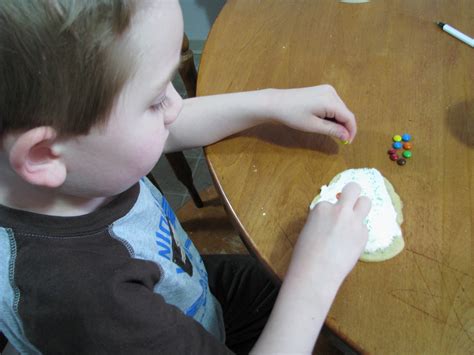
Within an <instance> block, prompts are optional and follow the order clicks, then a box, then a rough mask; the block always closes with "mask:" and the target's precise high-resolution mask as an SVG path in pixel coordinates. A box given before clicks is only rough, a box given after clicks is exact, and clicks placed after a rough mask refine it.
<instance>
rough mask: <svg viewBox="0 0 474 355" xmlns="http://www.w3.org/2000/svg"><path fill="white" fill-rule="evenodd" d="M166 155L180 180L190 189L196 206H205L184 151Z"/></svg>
mask: <svg viewBox="0 0 474 355" xmlns="http://www.w3.org/2000/svg"><path fill="white" fill-rule="evenodd" d="M165 156H166V159H167V160H168V162H169V163H170V165H171V168H172V169H173V171H174V173H175V175H176V177H177V178H178V180H179V181H181V183H182V184H183V185H184V186H186V188H187V189H188V192H189V194H190V195H191V198H192V199H193V201H194V204H195V205H196V207H198V208H201V207H203V206H204V204H203V203H202V200H201V197H200V196H199V193H198V192H197V190H196V187H195V186H194V183H193V174H192V171H191V168H190V167H189V164H188V161H187V160H186V158H185V157H184V154H183V152H175V153H168V154H165Z"/></svg>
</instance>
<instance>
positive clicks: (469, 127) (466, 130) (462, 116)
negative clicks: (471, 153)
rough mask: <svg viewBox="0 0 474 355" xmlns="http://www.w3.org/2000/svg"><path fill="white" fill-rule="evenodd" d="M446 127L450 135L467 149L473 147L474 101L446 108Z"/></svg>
mask: <svg viewBox="0 0 474 355" xmlns="http://www.w3.org/2000/svg"><path fill="white" fill-rule="evenodd" d="M446 125H447V126H448V128H449V130H450V132H451V134H452V135H453V136H454V137H456V138H457V139H459V140H460V141H461V142H462V143H464V144H465V145H467V146H468V147H471V148H472V147H474V101H463V102H459V103H457V104H455V105H452V106H450V107H449V108H448V110H447V113H446Z"/></svg>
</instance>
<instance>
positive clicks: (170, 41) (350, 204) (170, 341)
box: [0, 0, 370, 354]
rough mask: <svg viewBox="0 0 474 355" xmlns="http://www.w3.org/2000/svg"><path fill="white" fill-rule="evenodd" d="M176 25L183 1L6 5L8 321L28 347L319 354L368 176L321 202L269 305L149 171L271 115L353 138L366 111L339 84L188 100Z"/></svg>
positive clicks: (257, 284) (4, 323)
mask: <svg viewBox="0 0 474 355" xmlns="http://www.w3.org/2000/svg"><path fill="white" fill-rule="evenodd" d="M182 35H183V23H182V17H181V12H180V8H179V4H178V0H160V1H159V0H137V1H133V2H132V1H126V0H122V1H120V0H95V1H87V2H86V1H71V0H37V1H17V0H2V1H1V2H0V73H1V74H0V142H1V145H0V204H1V206H0V331H1V332H2V333H4V334H5V335H6V336H7V338H8V339H9V340H10V342H11V343H12V344H13V345H14V347H15V348H17V349H18V350H19V351H20V352H22V353H30V354H35V353H67V354H72V353H94V354H95V353H104V354H105V353H127V354H134V353H139V354H142V353H163V354H168V353H170V354H180V353H183V354H218V353H230V350H229V348H228V347H226V345H225V344H227V345H228V346H229V347H231V349H232V350H233V351H237V352H240V353H246V352H249V350H250V348H252V352H254V353H311V351H312V348H313V346H314V343H315V340H316V338H317V336H318V334H319V331H320V328H321V326H322V324H323V322H324V319H325V317H326V314H327V312H328V310H329V307H330V304H331V302H332V300H333V299H334V297H335V294H336V292H337V290H338V288H339V286H340V284H341V283H342V281H343V280H344V278H345V276H346V275H347V274H348V273H349V271H350V270H351V269H352V267H353V266H354V265H355V263H356V261H357V259H358V257H359V256H360V254H361V251H362V249H363V247H364V245H365V242H366V239H367V230H366V228H365V226H364V224H363V220H364V218H365V216H366V215H367V214H368V212H369V209H370V201H368V200H367V199H366V198H362V197H359V193H360V189H359V187H358V186H357V185H355V184H350V185H348V186H346V188H345V189H344V190H343V192H342V196H341V199H340V201H339V202H338V203H337V204H336V205H332V204H329V203H321V204H319V205H318V207H317V208H315V210H314V211H312V212H310V215H309V218H308V220H307V222H306V225H305V227H304V229H303V231H302V232H301V235H300V237H299V239H298V242H297V244H296V245H295V249H294V255H293V258H292V261H291V264H290V266H289V269H288V273H287V275H286V277H285V280H284V282H283V284H282V286H281V289H280V291H279V293H278V297H277V298H276V302H275V304H274V306H273V303H274V300H275V297H276V294H277V290H276V289H275V288H274V287H273V286H272V285H271V283H270V281H269V280H268V278H267V277H266V276H265V274H264V273H262V272H260V271H259V269H258V268H257V267H256V265H255V263H252V262H250V261H249V260H248V258H242V257H241V258H232V257H228V258H227V259H224V260H223V259H222V258H209V259H207V260H206V261H203V260H202V259H201V257H200V256H199V254H198V252H197V251H196V249H195V248H194V246H193V245H192V243H191V241H190V240H189V239H188V237H187V236H186V234H185V232H184V231H183V230H182V228H181V227H180V225H179V223H178V221H177V220H176V218H175V215H174V214H173V212H172V211H171V210H170V208H169V206H168V204H167V203H166V201H165V199H164V198H163V196H162V195H161V194H160V192H159V191H157V190H156V189H155V188H154V187H153V186H152V185H151V184H150V183H149V182H148V181H147V180H146V179H143V178H142V177H143V176H145V175H146V174H147V173H148V172H149V171H150V170H151V169H152V167H153V166H154V165H155V163H156V162H157V160H158V158H159V157H160V155H161V154H162V153H163V152H170V151H177V150H182V149H186V148H191V147H196V146H205V145H208V144H211V143H213V142H216V141H218V140H220V139H222V138H224V137H226V136H228V135H231V134H233V133H236V132H239V131H241V130H243V129H246V128H249V127H251V126H254V125H257V124H260V123H263V122H266V121H268V120H273V121H276V122H280V123H283V124H286V125H287V126H290V127H293V128H297V129H301V130H305V131H311V132H319V133H325V134H329V135H332V136H335V137H337V138H338V139H341V140H349V141H352V140H353V139H354V137H355V135H356V123H355V118H354V115H353V114H352V113H351V112H350V111H349V110H348V109H347V107H346V106H345V105H344V103H343V102H342V100H341V99H340V98H339V97H338V96H337V94H336V92H335V91H334V89H332V88H331V87H329V86H319V87H312V88H305V89H292V90H271V89H269V90H261V91H256V92H247V93H235V94H228V95H217V96H209V97H200V98H193V99H189V100H185V101H184V102H183V100H182V99H181V98H180V97H179V95H178V94H177V93H176V91H175V90H174V88H173V86H172V85H171V83H170V79H171V78H172V76H173V73H174V71H175V69H176V67H177V65H178V62H179V55H180V48H181V40H182ZM326 118H332V120H326ZM211 290H212V292H211ZM246 295H247V296H246ZM248 295H250V296H248ZM241 298H242V299H241ZM272 306H273V310H272V311H271V309H272ZM270 311H271V314H270ZM269 314H270V315H269ZM268 315H269V317H268ZM267 318H268V320H267ZM263 326H264V329H263V331H262V328H263ZM260 333H261V334H260ZM226 336H227V340H225V339H226Z"/></svg>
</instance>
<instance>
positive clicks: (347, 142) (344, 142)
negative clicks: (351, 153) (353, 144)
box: [341, 141, 349, 145]
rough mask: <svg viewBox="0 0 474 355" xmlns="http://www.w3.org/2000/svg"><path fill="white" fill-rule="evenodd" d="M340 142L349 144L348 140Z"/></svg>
mask: <svg viewBox="0 0 474 355" xmlns="http://www.w3.org/2000/svg"><path fill="white" fill-rule="evenodd" d="M341 143H342V144H344V145H346V144H349V141H342V142H341Z"/></svg>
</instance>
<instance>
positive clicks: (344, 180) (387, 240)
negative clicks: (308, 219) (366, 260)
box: [310, 168, 402, 253]
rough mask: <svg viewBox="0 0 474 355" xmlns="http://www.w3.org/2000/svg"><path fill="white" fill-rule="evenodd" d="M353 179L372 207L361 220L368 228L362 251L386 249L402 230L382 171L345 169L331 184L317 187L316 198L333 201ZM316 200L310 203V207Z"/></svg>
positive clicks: (369, 251)
mask: <svg viewBox="0 0 474 355" xmlns="http://www.w3.org/2000/svg"><path fill="white" fill-rule="evenodd" d="M351 181H353V182H356V183H358V184H359V185H360V187H361V188H362V192H361V195H362V196H367V197H368V198H370V200H371V201H372V208H371V210H370V213H369V215H368V216H367V218H366V219H365V224H366V225H367V229H368V230H369V240H368V241H367V245H366V246H365V252H367V253H372V252H375V251H376V250H379V249H385V248H387V247H388V246H389V245H390V244H391V243H392V240H393V237H395V236H401V235H402V231H401V229H400V226H399V225H398V223H397V212H396V211H395V208H394V207H393V204H392V200H391V198H390V195H389V194H388V191H387V188H386V186H385V183H384V178H383V176H382V174H380V172H379V171H378V170H377V169H368V168H364V169H349V170H346V171H344V172H342V173H341V174H340V175H339V176H338V180H337V181H336V182H335V183H331V184H329V186H326V185H324V186H323V187H321V193H320V198H319V200H318V202H320V201H328V202H331V203H336V202H337V198H336V194H337V193H338V192H341V191H342V189H343V187H344V186H346V185H347V184H348V183H349V182H351ZM318 202H316V203H313V204H312V205H311V207H310V208H313V207H314V206H315V205H316V204H317V203H318Z"/></svg>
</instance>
